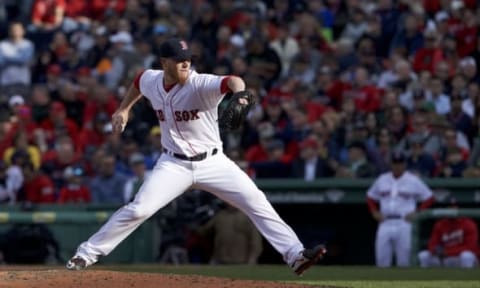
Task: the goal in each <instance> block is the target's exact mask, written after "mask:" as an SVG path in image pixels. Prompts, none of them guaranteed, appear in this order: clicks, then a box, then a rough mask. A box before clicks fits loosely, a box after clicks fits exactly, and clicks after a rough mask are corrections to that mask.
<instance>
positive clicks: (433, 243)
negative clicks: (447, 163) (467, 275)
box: [418, 197, 478, 268]
mask: <svg viewBox="0 0 480 288" xmlns="http://www.w3.org/2000/svg"><path fill="white" fill-rule="evenodd" d="M448 202H449V203H448V208H450V209H457V208H458V205H457V203H456V200H455V198H454V197H450V199H448ZM477 245H478V228H477V224H476V223H475V221H473V219H470V218H467V217H451V218H443V219H439V220H437V221H436V222H435V224H434V226H433V229H432V232H431V234H430V240H429V241H428V249H427V250H423V251H420V253H419V254H418V259H419V261H420V266H421V267H437V266H445V267H461V268H473V267H475V266H477V265H478V259H477V256H476V253H477V251H478V248H477Z"/></svg>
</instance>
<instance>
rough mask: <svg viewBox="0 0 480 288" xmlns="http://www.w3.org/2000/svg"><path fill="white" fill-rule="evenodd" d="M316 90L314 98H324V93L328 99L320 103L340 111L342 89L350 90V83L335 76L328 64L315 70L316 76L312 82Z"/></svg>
mask: <svg viewBox="0 0 480 288" xmlns="http://www.w3.org/2000/svg"><path fill="white" fill-rule="evenodd" d="M314 85H315V87H316V89H317V91H316V96H315V98H317V99H318V98H320V99H324V98H325V97H323V96H324V95H325V96H327V98H328V100H324V101H321V102H322V103H324V104H326V105H328V106H329V107H332V108H333V109H335V110H336V111H340V110H341V107H342V102H343V93H344V91H347V90H350V89H351V85H350V84H349V83H346V82H344V81H342V80H341V79H339V78H337V77H335V73H334V71H333V69H332V68H331V67H329V66H326V65H324V66H322V67H320V68H319V70H318V71H317V78H316V81H315V83H314Z"/></svg>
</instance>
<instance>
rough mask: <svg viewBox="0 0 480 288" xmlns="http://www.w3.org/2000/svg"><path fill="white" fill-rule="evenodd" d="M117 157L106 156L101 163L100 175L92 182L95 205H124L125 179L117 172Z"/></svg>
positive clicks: (91, 187) (91, 188)
mask: <svg viewBox="0 0 480 288" xmlns="http://www.w3.org/2000/svg"><path fill="white" fill-rule="evenodd" d="M115 162H116V160H115V156H114V155H112V154H106V155H104V156H103V158H102V159H101V161H100V167H99V171H98V173H99V174H98V175H97V176H96V177H94V178H93V179H92V180H91V181H90V190H91V191H92V200H93V202H95V203H109V204H120V203H124V199H123V193H122V191H123V187H125V179H124V177H123V176H120V174H118V173H116V172H115Z"/></svg>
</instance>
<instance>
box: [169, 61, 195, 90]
mask: <svg viewBox="0 0 480 288" xmlns="http://www.w3.org/2000/svg"><path fill="white" fill-rule="evenodd" d="M191 63H192V62H191V61H190V60H184V61H180V62H177V61H175V60H173V59H166V60H165V62H164V71H165V73H167V75H168V76H169V77H171V78H172V79H173V80H175V82H177V83H179V84H182V85H183V84H185V83H186V82H187V79H188V75H190V65H191Z"/></svg>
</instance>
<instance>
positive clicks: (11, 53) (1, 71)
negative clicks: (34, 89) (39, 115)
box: [0, 22, 35, 93]
mask: <svg viewBox="0 0 480 288" xmlns="http://www.w3.org/2000/svg"><path fill="white" fill-rule="evenodd" d="M24 35H25V30H24V28H23V25H22V24H21V23H18V22H13V23H11V24H10V34H9V38H8V39H5V40H3V41H1V42H0V86H1V87H2V88H3V89H12V88H15V87H13V86H15V85H20V86H22V88H23V89H22V91H23V92H26V89H25V88H26V86H29V85H30V84H31V70H30V65H32V64H33V57H34V50H35V47H34V46H33V43H32V42H30V40H28V39H26V38H25V37H24ZM7 91H8V90H7ZM18 92H20V91H18ZM18 92H17V93H18Z"/></svg>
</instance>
